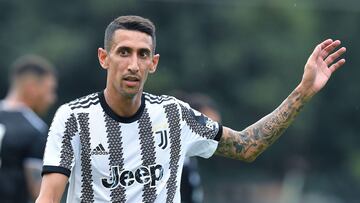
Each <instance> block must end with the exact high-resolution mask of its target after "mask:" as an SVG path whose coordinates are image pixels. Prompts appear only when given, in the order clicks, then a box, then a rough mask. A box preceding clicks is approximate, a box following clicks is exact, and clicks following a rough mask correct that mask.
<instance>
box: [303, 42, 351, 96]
mask: <svg viewBox="0 0 360 203" xmlns="http://www.w3.org/2000/svg"><path fill="white" fill-rule="evenodd" d="M340 44H341V42H340V41H339V40H335V41H333V40H331V39H327V40H325V41H323V42H322V43H321V44H319V45H317V46H316V47H315V49H314V51H313V53H312V54H311V55H310V57H309V59H308V61H307V63H306V65H305V69H304V75H303V78H302V81H301V83H302V85H303V87H305V88H306V89H307V90H308V91H310V92H311V94H312V95H313V94H315V93H317V92H318V91H320V90H321V89H322V88H323V87H324V86H325V84H326V83H327V81H328V80H329V78H330V77H331V75H332V73H334V72H335V71H336V70H337V69H338V68H340V67H341V66H342V65H344V63H345V59H340V60H338V61H337V62H335V63H334V61H335V60H337V59H338V58H339V57H340V56H341V55H342V54H343V53H345V51H346V48H345V47H341V48H340V49H338V50H336V51H335V52H333V51H334V50H335V49H336V48H337V47H339V46H340Z"/></svg>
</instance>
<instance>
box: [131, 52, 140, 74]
mask: <svg viewBox="0 0 360 203" xmlns="http://www.w3.org/2000/svg"><path fill="white" fill-rule="evenodd" d="M138 60H139V59H138V57H137V56H136V54H134V56H133V57H131V63H130V64H129V66H128V70H129V71H130V72H133V73H136V72H138V71H139V63H138V62H139V61H138Z"/></svg>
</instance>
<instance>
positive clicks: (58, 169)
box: [41, 165, 71, 177]
mask: <svg viewBox="0 0 360 203" xmlns="http://www.w3.org/2000/svg"><path fill="white" fill-rule="evenodd" d="M48 173H61V174H64V175H66V176H67V177H70V174H71V171H70V170H69V169H67V168H64V167H61V166H47V165H45V166H43V168H42V173H41V175H42V176H43V175H45V174H48Z"/></svg>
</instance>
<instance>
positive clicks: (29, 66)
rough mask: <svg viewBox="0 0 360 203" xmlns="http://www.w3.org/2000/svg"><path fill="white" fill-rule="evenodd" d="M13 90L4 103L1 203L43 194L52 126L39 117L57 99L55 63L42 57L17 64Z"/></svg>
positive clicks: (0, 131) (23, 59)
mask: <svg viewBox="0 0 360 203" xmlns="http://www.w3.org/2000/svg"><path fill="white" fill-rule="evenodd" d="M10 82H11V84H10V90H9V92H8V95H7V96H6V98H5V99H4V100H2V101H0V202H1V203H19V202H21V203H23V202H28V201H29V200H31V199H32V201H35V199H36V197H37V196H38V195H39V191H40V183H41V169H42V158H43V153H44V149H45V144H46V137H47V131H48V127H47V125H46V124H45V123H44V122H43V121H42V120H41V119H40V118H39V117H38V115H37V114H44V113H46V111H47V109H48V107H49V106H50V105H51V104H53V103H54V101H55V99H56V95H55V88H56V83H57V82H56V78H55V74H54V69H53V66H52V64H50V63H49V62H48V61H47V60H45V59H44V58H41V57H39V56H24V57H21V58H19V59H18V60H17V61H16V62H14V64H13V66H12V68H11V74H10Z"/></svg>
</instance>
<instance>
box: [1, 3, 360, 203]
mask: <svg viewBox="0 0 360 203" xmlns="http://www.w3.org/2000/svg"><path fill="white" fill-rule="evenodd" d="M125 14H136V15H142V16H145V17H148V18H150V19H152V20H153V21H154V22H155V24H156V26H157V39H158V45H157V52H158V53H160V55H161V60H160V64H159V68H158V71H157V73H156V74H155V75H152V76H151V77H150V79H149V80H148V83H147V87H146V91H148V92H152V93H156V94H167V93H168V92H171V91H172V90H174V89H181V90H185V91H188V92H202V93H206V94H208V95H210V96H211V97H213V98H214V99H215V101H216V102H217V103H218V104H219V107H220V111H221V112H222V116H223V123H224V124H225V125H226V126H229V127H232V128H235V129H239V130H241V129H243V128H244V127H246V126H247V125H249V124H251V123H253V122H255V121H256V120H258V119H260V118H261V117H262V116H264V115H265V114H267V113H269V112H270V111H271V110H273V109H274V108H276V107H277V105H279V104H280V102H281V101H282V100H283V99H284V98H286V96H287V95H288V94H289V93H290V92H291V91H292V90H293V89H294V88H295V87H296V85H297V84H298V82H299V81H300V79H301V75H302V71H303V65H304V64H305V62H306V60H307V57H308V56H309V55H310V53H311V52H312V50H313V48H314V46H315V45H316V44H317V43H319V42H321V41H322V40H324V39H326V38H333V39H340V40H341V41H342V42H343V45H344V46H346V47H347V49H348V52H347V53H346V59H347V64H346V65H345V67H344V68H343V69H341V70H339V71H338V72H337V73H336V74H335V75H334V77H333V78H332V79H331V81H330V82H329V83H328V85H327V87H326V88H325V89H324V90H323V91H322V92H320V93H319V94H318V95H317V96H316V97H315V98H314V99H313V100H312V101H311V102H310V104H309V105H307V106H306V108H305V109H304V110H303V113H302V114H301V115H300V116H299V118H298V119H297V121H296V122H295V123H294V125H292V126H291V127H290V128H289V129H288V131H287V132H286V133H285V135H284V136H283V137H282V138H281V139H280V141H279V142H277V143H275V144H274V146H273V147H271V148H270V149H269V150H268V151H267V152H266V153H264V154H263V155H261V156H260V157H259V158H258V159H257V160H256V161H255V162H254V163H251V164H246V163H243V162H239V161H234V160H228V159H224V158H219V157H213V158H211V159H210V160H200V169H201V174H202V180H203V184H204V191H205V202H209V203H219V202H248V203H253V202H254V203H255V202H256V203H261V202H267V203H269V202H287V203H289V202H307V203H312V202H316V203H321V202H327V203H328V202H330V203H332V202H334V203H335V202H336V203H342V202H347V203H349V202H350V203H351V202H359V200H360V196H359V194H358V191H360V149H359V147H358V145H359V143H360V137H359V132H358V130H359V127H358V125H359V121H360V116H359V100H360V92H359V79H358V76H359V71H360V69H359V65H360V64H359V62H360V61H359V57H358V55H359V54H360V50H359V47H360V46H358V45H359V37H358V36H360V28H359V26H358V22H359V19H360V3H359V2H358V1H355V0H344V1H335V0H318V1H311V0H303V1H298V0H252V1H246V0H222V1H220V0H121V1H115V0H106V1H99V0H88V1H70V0H63V1H46V0H33V1H20V0H12V1H6V0H0V25H1V32H0V50H1V54H0V96H1V97H4V96H5V95H6V91H7V88H8V81H7V73H8V68H9V66H10V64H11V62H12V61H13V60H15V59H16V58H17V57H18V56H20V55H22V54H27V53H35V54H39V55H42V56H45V57H47V58H49V59H50V60H51V61H52V62H54V64H55V65H56V67H57V69H58V72H59V81H60V83H59V88H58V94H59V100H58V103H57V105H56V106H54V108H53V109H52V110H51V112H50V114H49V115H48V117H46V118H45V120H46V121H47V122H48V123H49V122H50V121H51V118H52V116H53V114H54V111H55V110H56V107H57V106H59V105H60V104H61V103H64V102H67V101H69V100H72V99H74V98H76V97H79V96H81V95H85V94H88V93H91V92H94V91H101V90H102V89H103V88H104V86H105V77H106V73H105V72H104V71H103V70H102V69H101V68H100V66H99V64H98V61H97V48H98V47H100V46H102V44H103V34H104V30H105V28H106V26H107V24H108V23H109V22H110V21H111V20H112V19H114V18H115V17H117V16H118V15H125Z"/></svg>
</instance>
